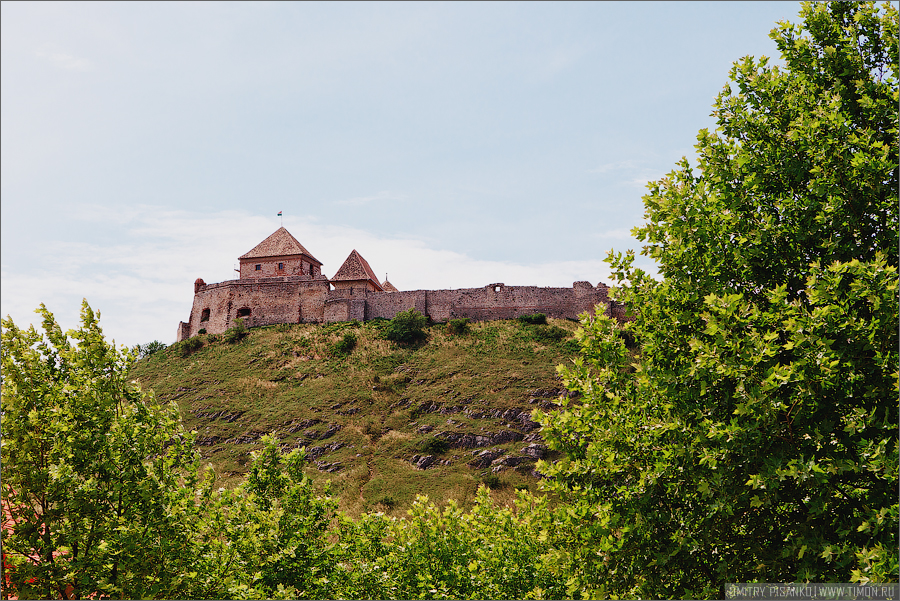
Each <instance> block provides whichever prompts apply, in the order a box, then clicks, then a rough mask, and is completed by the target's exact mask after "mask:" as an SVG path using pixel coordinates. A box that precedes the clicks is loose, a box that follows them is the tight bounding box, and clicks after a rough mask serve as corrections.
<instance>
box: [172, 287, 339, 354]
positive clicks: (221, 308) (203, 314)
mask: <svg viewBox="0 0 900 601" xmlns="http://www.w3.org/2000/svg"><path fill="white" fill-rule="evenodd" d="M195 288H196V292H195V293H194V305H193V308H192V309H191V316H190V318H189V321H188V323H187V327H181V326H179V332H178V334H179V338H178V339H179V340H183V339H184V338H188V337H190V336H196V335H197V334H198V333H199V331H200V329H201V328H203V329H206V331H207V333H209V334H221V333H223V332H224V331H225V330H227V329H228V328H230V327H231V326H232V325H233V323H234V319H235V318H237V317H241V318H242V319H243V320H244V323H245V324H246V325H247V326H248V327H253V326H264V325H271V324H276V323H300V322H314V323H319V322H322V321H323V320H324V317H325V315H324V305H325V296H326V295H327V293H328V280H326V279H325V278H324V277H321V278H319V279H312V278H310V277H308V276H305V277H283V278H257V279H251V280H231V281H227V282H220V283H218V284H208V285H206V284H200V285H197V286H195Z"/></svg>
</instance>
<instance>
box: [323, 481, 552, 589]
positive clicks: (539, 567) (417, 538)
mask: <svg viewBox="0 0 900 601" xmlns="http://www.w3.org/2000/svg"><path fill="white" fill-rule="evenodd" d="M549 518H550V512H549V511H548V509H547V499H546V498H542V499H536V498H534V497H532V496H530V495H528V494H527V493H526V492H524V491H521V492H520V494H519V497H518V499H517V501H516V503H515V509H514V510H512V509H509V508H506V507H498V506H497V505H496V504H495V503H494V502H493V501H492V500H491V497H490V494H489V493H488V490H487V488H485V487H483V486H482V487H481V488H480V489H479V491H478V494H477V495H476V498H475V506H474V507H473V508H472V510H471V511H468V512H465V511H462V510H461V509H460V508H459V507H458V506H457V504H456V503H455V502H454V501H450V502H448V503H447V505H446V506H445V507H443V508H441V507H437V506H435V505H434V503H431V502H429V501H428V498H427V497H419V498H418V499H416V502H415V503H414V504H413V507H412V509H410V511H409V517H408V518H406V519H403V520H397V519H393V518H387V517H385V516H383V515H381V514H369V515H363V516H361V517H360V518H359V519H357V520H349V519H346V518H342V519H341V528H340V548H341V556H340V559H341V561H340V562H339V563H338V569H336V570H335V572H334V575H333V579H334V588H333V589H332V595H333V596H334V597H336V598H347V599H528V598H550V599H559V598H562V597H564V596H565V586H564V584H565V576H563V575H561V574H560V573H558V572H557V571H554V570H551V569H547V566H545V565H544V556H545V555H546V554H547V552H548V551H549V550H550V543H549V539H548V535H547V529H548V528H551V523H550V519H549Z"/></svg>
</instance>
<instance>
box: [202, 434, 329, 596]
mask: <svg viewBox="0 0 900 601" xmlns="http://www.w3.org/2000/svg"><path fill="white" fill-rule="evenodd" d="M261 443H262V448H261V449H259V450H257V451H254V452H253V453H252V464H251V468H250V472H249V473H248V475H247V479H246V481H245V482H244V483H242V484H241V485H240V486H238V487H236V488H235V489H233V490H225V489H222V490H219V491H217V492H215V493H213V494H212V495H211V504H210V508H209V510H208V511H206V512H205V513H204V515H203V521H202V523H200V524H199V525H198V531H199V535H198V539H199V545H198V546H199V547H200V548H202V550H203V552H202V554H201V555H200V556H199V561H198V563H197V566H196V568H195V571H196V572H197V573H198V574H200V575H201V576H200V577H198V578H197V580H201V579H202V581H203V582H204V586H197V587H195V588H193V589H190V591H189V592H190V593H191V596H193V597H194V598H212V599H216V598H219V599H235V598H240V599H259V598H264V599H265V598H268V599H295V598H298V597H299V598H301V599H317V598H329V597H333V596H334V595H332V594H331V593H330V591H331V590H332V589H331V588H330V585H329V582H330V581H329V577H330V575H331V573H332V572H333V571H334V566H335V561H334V554H333V552H332V547H333V545H332V544H331V543H330V542H329V536H330V535H332V534H333V532H332V531H331V530H330V526H331V522H332V519H333V518H334V514H335V511H336V509H337V503H336V502H335V501H333V500H332V499H331V498H329V497H328V496H327V495H326V496H320V495H318V494H316V492H315V490H314V488H313V483H312V480H310V478H309V477H307V476H306V475H304V473H303V466H304V464H305V452H304V451H303V450H301V449H295V450H293V451H291V452H290V453H288V454H286V455H284V454H282V453H281V451H280V450H279V444H278V441H277V440H276V439H275V438H274V437H273V436H264V437H263V438H262V440H261Z"/></svg>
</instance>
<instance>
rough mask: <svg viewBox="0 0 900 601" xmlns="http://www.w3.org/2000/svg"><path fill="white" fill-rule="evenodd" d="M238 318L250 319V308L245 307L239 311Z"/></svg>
mask: <svg viewBox="0 0 900 601" xmlns="http://www.w3.org/2000/svg"><path fill="white" fill-rule="evenodd" d="M237 316H238V317H250V307H243V308H241V309H238V314H237Z"/></svg>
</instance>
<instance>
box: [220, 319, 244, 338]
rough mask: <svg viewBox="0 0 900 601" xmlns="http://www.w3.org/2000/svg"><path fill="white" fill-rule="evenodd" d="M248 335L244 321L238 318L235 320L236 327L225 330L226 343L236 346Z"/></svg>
mask: <svg viewBox="0 0 900 601" xmlns="http://www.w3.org/2000/svg"><path fill="white" fill-rule="evenodd" d="M248 333H249V332H247V326H246V325H244V320H243V319H241V318H240V317H238V318H237V319H235V320H234V326H232V327H230V328H228V329H227V330H225V336H224V340H225V342H228V343H231V344H234V343H235V342H240V341H241V340H243V339H244V337H245V336H246V335H247V334H248Z"/></svg>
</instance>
